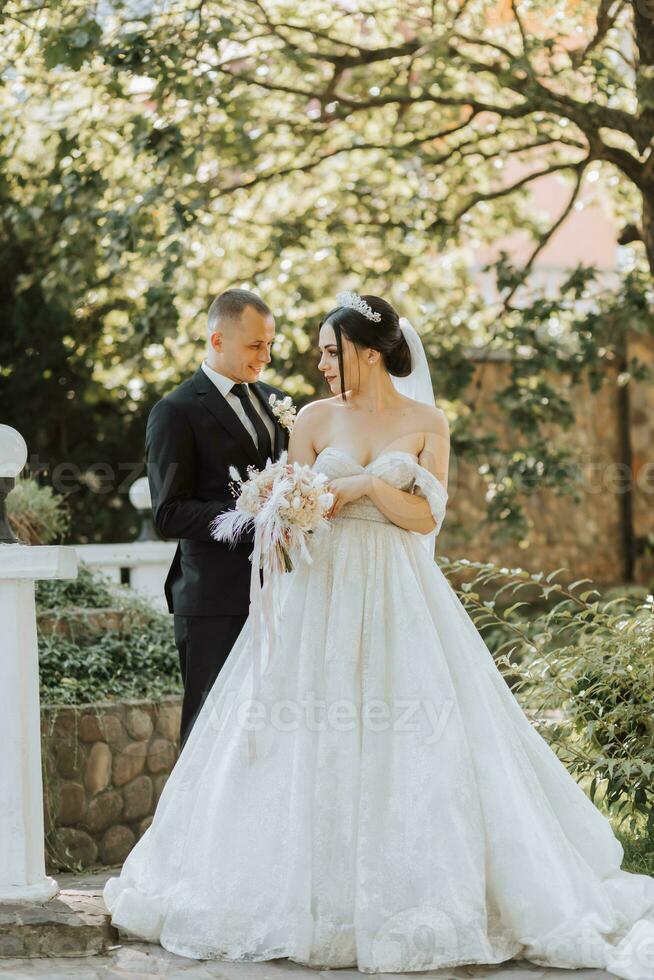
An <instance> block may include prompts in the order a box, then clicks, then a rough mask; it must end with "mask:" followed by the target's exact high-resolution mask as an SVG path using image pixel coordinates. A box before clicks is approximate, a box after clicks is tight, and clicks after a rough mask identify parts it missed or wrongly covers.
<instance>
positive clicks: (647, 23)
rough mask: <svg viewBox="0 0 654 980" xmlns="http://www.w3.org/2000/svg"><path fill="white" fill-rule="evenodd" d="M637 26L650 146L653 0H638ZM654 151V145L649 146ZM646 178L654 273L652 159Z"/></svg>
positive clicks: (653, 126) (645, 233)
mask: <svg viewBox="0 0 654 980" xmlns="http://www.w3.org/2000/svg"><path fill="white" fill-rule="evenodd" d="M634 28H635V32H636V47H637V48H638V63H639V64H638V69H639V70H638V77H637V79H636V94H637V97H638V102H639V111H640V117H641V119H642V120H645V121H646V123H648V124H649V126H650V146H652V142H651V140H654V79H652V77H651V68H652V67H653V66H654V0H635V3H634ZM650 153H654V147H652V149H650ZM645 173H646V174H647V179H646V181H645V186H644V187H643V186H641V192H642V195H643V220H642V238H643V241H644V243H645V249H646V251H647V260H648V262H649V267H650V270H651V272H652V275H653V276H654V167H653V166H652V160H651V159H650V160H649V161H648V162H647V163H646V164H645Z"/></svg>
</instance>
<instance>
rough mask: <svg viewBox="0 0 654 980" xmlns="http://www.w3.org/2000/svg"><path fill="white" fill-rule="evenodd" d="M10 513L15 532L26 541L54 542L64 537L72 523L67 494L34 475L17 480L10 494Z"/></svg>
mask: <svg viewBox="0 0 654 980" xmlns="http://www.w3.org/2000/svg"><path fill="white" fill-rule="evenodd" d="M7 517H8V518H9V524H10V526H11V528H12V530H13V532H14V534H15V535H16V537H17V538H18V539H19V541H23V542H24V543H25V544H50V543H51V542H52V541H56V540H57V539H61V538H63V536H64V535H65V534H66V532H67V531H68V528H69V525H70V516H69V513H68V508H67V507H66V505H65V503H64V500H63V497H60V496H58V495H56V494H55V493H54V492H53V490H52V488H51V487H42V486H40V485H39V484H38V483H37V482H36V480H32V479H25V480H18V481H17V482H16V486H15V487H14V489H13V490H12V491H11V492H10V493H9V495H8V496H7Z"/></svg>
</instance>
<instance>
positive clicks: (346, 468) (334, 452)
mask: <svg viewBox="0 0 654 980" xmlns="http://www.w3.org/2000/svg"><path fill="white" fill-rule="evenodd" d="M313 469H314V470H317V471H318V472H320V473H324V474H325V475H326V476H328V477H329V478H330V479H337V478H338V477H342V476H350V475H352V474H353V473H367V472H370V473H373V474H374V475H375V476H378V477H379V478H380V479H382V480H384V481H385V482H386V483H390V484H391V486H394V487H397V489H398V490H407V491H411V492H414V493H420V494H421V495H422V496H423V497H425V498H426V500H427V502H428V503H429V507H430V509H431V512H432V514H433V516H434V520H435V521H436V528H437V530H438V531H440V528H441V524H442V521H443V518H444V516H445V509H446V506H447V499H448V493H447V490H446V489H445V487H444V486H443V484H442V483H441V482H440V481H439V480H437V479H436V477H435V476H434V475H433V473H430V472H429V470H427V469H425V467H424V466H421V465H420V463H419V462H418V457H417V456H415V455H414V454H413V453H407V452H403V451H401V450H388V451H386V452H382V453H380V455H379V456H377V457H376V458H375V459H373V460H371V462H370V463H368V464H367V466H362V465H361V464H360V463H358V462H357V461H356V460H355V459H353V458H352V457H351V456H350V455H349V454H348V453H346V452H344V450H342V449H337V448H336V447H335V446H327V447H326V448H325V449H323V450H321V452H319V453H318V456H317V457H316V459H315V461H314V464H313ZM339 518H346V519H347V518H358V519H361V520H368V521H378V522H379V523H382V524H392V523H393V522H392V521H391V520H390V519H389V518H388V517H387V516H386V515H385V514H384V513H382V511H381V510H379V508H378V507H377V506H376V505H375V504H374V503H373V502H372V500H371V499H370V497H360V498H359V499H358V500H354V501H352V503H349V504H345V506H344V507H343V509H342V510H341V512H340V514H339V517H338V518H337V520H338V519H339Z"/></svg>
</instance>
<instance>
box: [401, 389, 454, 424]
mask: <svg viewBox="0 0 654 980" xmlns="http://www.w3.org/2000/svg"><path fill="white" fill-rule="evenodd" d="M405 397H406V396H405ZM406 401H407V403H408V404H409V405H410V406H411V410H412V411H413V412H414V414H415V418H416V421H417V422H418V423H419V424H420V427H421V428H422V429H424V431H425V432H440V433H442V432H445V431H447V430H448V429H449V424H448V421H447V415H446V414H445V412H444V411H443V409H442V408H439V407H438V406H437V405H427V404H426V402H419V401H416V400H415V398H408V397H407V398H406Z"/></svg>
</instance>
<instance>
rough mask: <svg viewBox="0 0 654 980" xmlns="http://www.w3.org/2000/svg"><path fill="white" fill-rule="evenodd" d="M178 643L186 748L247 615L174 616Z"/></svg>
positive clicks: (181, 744)
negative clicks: (197, 719) (201, 710)
mask: <svg viewBox="0 0 654 980" xmlns="http://www.w3.org/2000/svg"><path fill="white" fill-rule="evenodd" d="M173 618H174V625H175V643H176V644H177V651H178V653H179V667H180V671H181V674H182V681H183V683H184V699H183V701H182V721H181V725H180V734H179V737H180V748H183V747H184V743H185V742H186V739H187V738H188V737H189V734H190V732H191V729H192V728H193V725H194V723H195V719H196V718H197V716H198V714H199V712H200V709H201V707H202V705H203V704H204V700H205V698H206V696H207V694H208V693H209V691H210V690H211V688H212V687H213V684H214V681H215V680H216V678H217V677H218V674H219V673H220V671H221V669H222V668H223V666H224V664H225V661H226V660H227V657H228V655H229V652H230V650H231V649H232V647H233V646H234V643H235V642H236V640H237V638H238V635H239V633H240V632H241V630H242V629H243V626H244V625H245V621H246V620H247V615H240V616H177V615H176V616H174V617H173Z"/></svg>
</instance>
